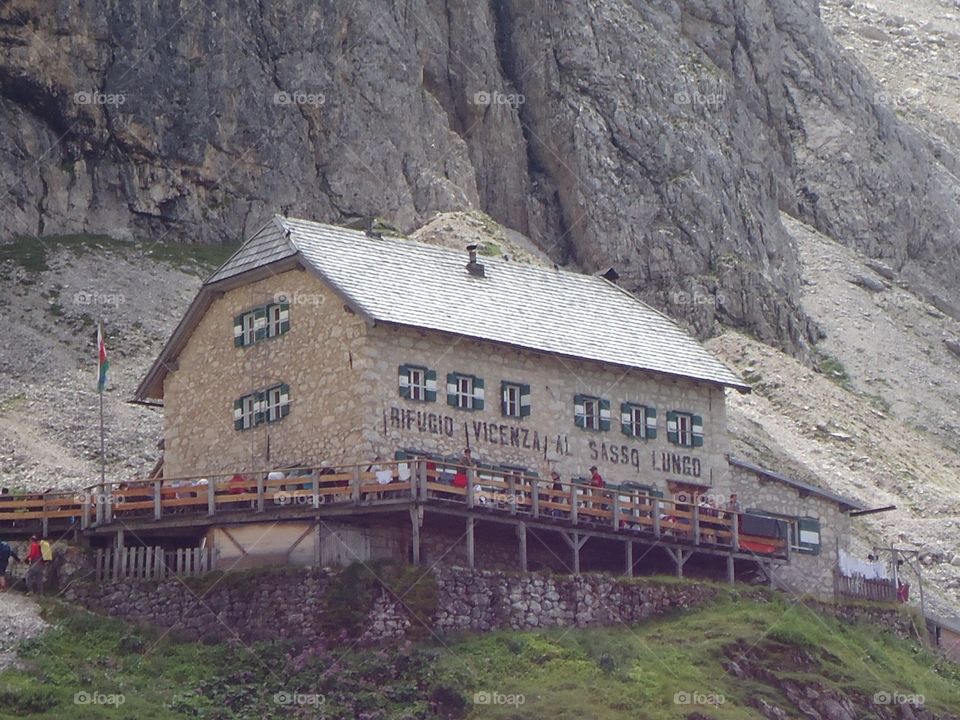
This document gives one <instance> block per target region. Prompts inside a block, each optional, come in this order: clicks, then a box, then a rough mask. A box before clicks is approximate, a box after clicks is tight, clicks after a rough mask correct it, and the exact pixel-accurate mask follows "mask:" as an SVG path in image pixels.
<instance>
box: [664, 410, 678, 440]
mask: <svg viewBox="0 0 960 720" xmlns="http://www.w3.org/2000/svg"><path fill="white" fill-rule="evenodd" d="M667 440H668V441H669V442H672V443H673V444H674V445H676V444H677V443H679V442H680V433H678V432H677V413H676V412H674V411H673V410H670V411H669V412H667Z"/></svg>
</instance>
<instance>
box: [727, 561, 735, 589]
mask: <svg viewBox="0 0 960 720" xmlns="http://www.w3.org/2000/svg"><path fill="white" fill-rule="evenodd" d="M727 580H728V581H729V582H730V584H731V585H733V584H734V583H735V582H736V581H737V573H736V566H735V565H734V559H733V555H727Z"/></svg>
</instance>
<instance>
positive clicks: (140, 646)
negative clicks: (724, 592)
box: [0, 596, 960, 720]
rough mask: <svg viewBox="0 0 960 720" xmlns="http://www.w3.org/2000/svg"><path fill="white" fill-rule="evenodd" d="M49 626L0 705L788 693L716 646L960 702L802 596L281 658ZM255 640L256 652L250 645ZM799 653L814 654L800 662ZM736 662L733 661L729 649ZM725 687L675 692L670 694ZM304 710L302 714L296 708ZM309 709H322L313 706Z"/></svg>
mask: <svg viewBox="0 0 960 720" xmlns="http://www.w3.org/2000/svg"><path fill="white" fill-rule="evenodd" d="M47 613H48V615H49V616H50V617H51V619H55V620H57V621H58V622H59V627H58V629H57V630H55V631H53V632H51V633H49V634H48V635H47V636H45V637H43V638H40V639H38V640H35V641H32V642H31V643H29V644H27V646H26V648H25V649H24V651H23V652H22V656H23V657H24V659H25V663H26V668H25V669H24V670H18V671H6V672H4V673H2V674H0V717H3V718H8V717H20V718H23V717H25V718H50V719H52V718H63V717H70V718H71V719H72V720H83V719H84V718H107V717H110V718H121V717H122V718H143V719H144V720H146V719H149V718H185V717H204V718H260V717H263V718H270V717H290V716H295V715H292V714H291V713H292V712H293V709H292V708H290V707H284V706H281V705H277V704H276V703H275V702H274V695H275V694H276V693H278V692H288V693H292V692H298V693H303V694H318V695H322V696H323V697H324V706H323V708H322V710H323V714H324V716H325V717H326V718H328V719H333V718H354V717H359V716H360V714H361V713H373V714H372V715H370V717H375V718H383V719H384V720H385V719H387V718H397V719H399V718H431V717H440V716H441V715H438V714H436V713H435V712H434V711H433V710H431V707H433V708H437V707H438V703H439V707H440V708H442V709H443V711H444V712H445V713H449V715H450V716H453V717H467V718H487V717H490V718H551V720H565V719H568V718H569V719H570V720H573V719H575V718H576V719H579V718H585V717H589V718H594V719H595V720H615V719H616V720H619V719H624V720H625V719H627V718H631V719H632V718H636V717H641V716H642V717H644V718H650V719H651V720H660V719H664V720H665V719H667V718H686V717H687V716H688V715H689V714H691V713H694V712H700V713H703V714H704V715H705V716H706V717H711V718H716V719H717V720H725V719H734V718H738V719H739V718H757V719H759V718H761V717H762V716H761V715H760V714H759V713H758V712H757V711H756V710H754V709H752V708H750V707H748V706H747V705H746V701H747V700H748V699H749V698H751V697H757V696H761V697H765V698H767V699H768V700H769V701H770V702H772V703H776V704H778V705H781V706H783V707H788V708H789V707H790V706H789V704H788V703H787V702H786V701H785V699H784V698H783V697H781V696H780V695H779V693H778V691H776V690H775V689H774V688H773V687H772V686H771V685H769V684H765V683H762V682H760V681H755V680H749V679H747V680H738V679H736V678H734V677H733V676H732V675H730V674H728V673H727V672H726V670H725V669H724V665H725V654H726V656H730V655H731V648H732V647H734V646H736V645H737V644H738V643H739V646H738V647H739V648H740V649H739V650H738V651H737V652H736V653H732V656H733V657H737V655H738V653H739V652H742V651H743V650H745V649H747V648H749V652H750V654H759V655H760V656H762V657H764V658H765V661H764V662H765V664H766V665H767V667H769V668H770V669H773V670H775V671H776V672H777V674H778V675H779V676H781V677H785V678H787V677H791V678H796V679H798V680H801V681H811V682H816V683H819V684H821V685H823V686H825V687H833V688H838V689H842V690H845V691H849V690H850V689H851V688H853V689H855V690H856V691H858V692H860V693H862V694H863V695H865V696H868V697H872V696H873V695H874V693H877V692H888V693H893V692H896V693H901V694H922V695H924V696H925V697H926V705H927V707H928V708H930V709H931V710H934V711H936V712H943V711H952V712H954V713H956V712H958V710H960V669H958V668H957V667H956V666H954V665H950V664H948V663H944V662H942V661H940V662H939V663H938V662H937V661H936V660H935V658H934V657H933V656H931V655H930V654H928V653H927V652H925V651H922V650H920V649H918V648H916V647H915V646H913V645H911V644H910V643H906V642H902V641H898V640H895V639H893V638H891V637H889V636H887V635H886V634H883V633H879V632H877V631H876V628H869V627H845V626H843V625H842V624H840V623H838V622H836V621H835V620H833V619H830V618H825V617H822V616H819V615H816V614H814V613H812V612H811V611H809V610H808V609H806V608H803V607H797V606H795V605H788V604H783V603H782V602H781V600H779V599H777V598H776V597H773V596H772V598H771V602H770V603H767V604H757V603H755V602H743V603H738V602H736V600H735V598H734V597H730V596H727V597H725V598H724V599H723V600H721V601H719V602H717V603H716V604H715V605H713V606H711V607H708V608H706V609H702V610H700V611H698V612H691V613H686V614H682V615H677V616H674V617H671V618H665V619H660V620H656V621H651V622H649V623H646V624H643V625H640V626H636V627H632V628H626V627H616V628H606V629H590V630H572V631H545V632H528V633H507V632H499V633H492V634H488V635H484V636H469V637H462V638H456V639H451V638H447V639H445V644H442V645H441V644H422V645H415V646H409V647H405V648H390V649H383V650H361V649H359V648H355V647H351V643H350V642H348V641H344V642H340V643H337V644H335V645H334V647H332V648H330V649H317V650H315V651H314V652H312V653H308V654H302V655H299V656H294V655H292V654H290V653H289V650H288V649H287V648H285V647H284V646H282V645H281V644H279V643H270V644H261V645H257V646H256V647H255V648H252V650H251V649H249V648H246V647H244V646H241V645H237V646H235V647H228V646H224V645H209V646H207V645H201V644H197V643H184V642H178V641H176V640H175V639H173V638H171V637H170V636H166V637H162V638H158V637H157V636H156V634H151V633H150V632H146V631H142V630H137V629H134V628H131V627H130V626H128V625H125V624H123V623H121V622H118V621H114V620H107V619H104V618H100V617H98V616H94V615H90V614H88V613H84V612H80V611H77V610H74V609H70V608H67V607H65V606H60V605H51V606H50V607H49V608H48V610H47ZM254 653H255V654H254ZM798 655H799V656H803V657H807V658H813V659H815V662H814V663H813V664H810V663H803V662H797V660H796V658H797V657H798ZM741 664H744V663H742V662H741ZM80 691H87V692H98V693H102V694H104V695H110V694H123V695H124V698H125V702H124V704H123V705H122V706H120V707H112V706H97V705H92V704H88V705H76V704H75V703H74V694H75V693H77V692H80ZM477 692H490V693H498V694H500V695H501V696H510V695H523V696H524V702H523V704H519V705H518V704H500V705H475V704H474V703H473V699H474V695H475V693H477ZM684 692H685V693H691V694H692V693H699V694H701V695H703V696H707V695H713V696H715V697H719V696H723V698H724V702H723V703H722V704H718V705H715V706H705V705H700V706H693V705H689V704H687V705H684V704H676V703H675V702H674V698H675V696H676V694H677V693H684ZM301 709H302V710H304V711H306V712H305V713H304V714H303V717H313V716H314V715H311V714H309V711H310V710H312V709H315V708H311V707H309V706H307V707H305V708H301ZM316 716H319V714H318V715H316Z"/></svg>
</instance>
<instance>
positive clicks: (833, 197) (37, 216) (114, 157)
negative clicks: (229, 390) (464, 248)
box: [0, 0, 960, 351]
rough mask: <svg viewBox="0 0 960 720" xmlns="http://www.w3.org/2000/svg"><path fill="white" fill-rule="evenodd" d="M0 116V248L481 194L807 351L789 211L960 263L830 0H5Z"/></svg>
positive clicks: (527, 228)
mask: <svg viewBox="0 0 960 720" xmlns="http://www.w3.org/2000/svg"><path fill="white" fill-rule="evenodd" d="M0 124H2V126H3V127H4V132H3V133H2V134H0V179H2V184H3V186H4V187H5V188H6V191H5V200H6V202H5V203H4V207H3V209H4V212H3V213H0V231H2V232H3V234H4V235H5V236H6V237H11V236H16V235H18V234H37V235H43V234H52V233H67V232H105V233H109V234H112V235H114V236H119V237H126V236H137V237H145V236H146V237H150V238H153V239H156V240H164V241H167V240H178V241H186V242H198V241H199V242H211V241H222V240H233V241H236V240H238V239H240V238H241V237H242V236H244V235H247V234H249V233H250V232H252V231H253V230H254V229H255V226H256V225H258V224H259V223H261V222H262V221H264V219H265V218H266V217H267V216H268V215H269V214H270V213H272V212H274V211H276V210H277V209H284V210H289V211H290V212H291V213H294V214H299V215H302V216H306V217H313V218H317V219H321V220H327V221H335V222H342V221H345V220H349V219H352V218H355V217H357V216H368V215H380V216H383V217H386V218H387V219H389V220H391V221H393V222H394V223H396V224H397V225H399V226H400V227H402V228H403V229H404V230H412V229H413V228H414V227H416V226H418V225H420V224H422V222H423V221H425V220H426V219H428V218H429V217H430V216H431V215H432V214H433V213H434V212H436V211H443V210H451V209H463V208H477V209H482V210H484V211H485V212H487V213H488V214H490V215H491V216H492V217H493V218H494V219H496V220H497V221H499V222H501V223H502V224H504V225H506V226H508V227H510V228H513V229H515V230H518V231H520V232H522V233H524V234H527V235H529V236H530V237H531V238H533V239H534V240H535V241H536V242H537V243H538V244H539V245H540V246H541V247H543V248H545V249H546V250H548V252H549V253H550V254H551V255H552V256H553V257H554V258H555V259H557V260H558V261H560V262H565V261H567V260H568V259H573V260H576V261H577V262H578V263H579V264H580V265H581V266H582V267H583V268H585V269H586V270H588V271H597V270H605V269H607V268H608V267H611V266H612V267H614V268H615V269H616V270H617V272H618V273H619V274H620V276H621V280H620V282H621V284H622V285H624V287H627V288H629V289H631V290H634V291H636V292H638V293H639V294H640V295H641V296H642V297H644V298H645V299H647V300H650V301H651V302H653V303H654V304H656V305H657V306H658V307H661V308H663V309H665V310H666V311H668V312H670V313H672V314H674V315H677V316H681V317H683V318H685V319H686V320H687V321H688V322H689V324H690V325H691V326H692V327H693V328H694V329H695V330H696V331H698V332H699V333H701V334H709V333H710V332H711V331H712V330H713V329H714V327H715V323H716V322H717V321H722V322H724V323H727V324H732V325H736V326H740V327H744V328H747V329H749V330H750V331H751V332H753V333H754V334H755V335H757V336H758V337H759V338H761V339H763V340H765V341H768V342H773V343H775V344H778V345H780V346H781V347H784V348H785V349H788V350H791V351H802V350H803V348H804V347H805V345H806V343H807V342H808V341H809V340H810V339H812V338H814V337H815V335H816V328H815V327H814V325H813V323H811V322H810V321H809V319H808V318H807V317H806V316H805V315H804V313H803V312H802V310H800V309H799V305H798V303H797V297H798V287H799V273H798V269H797V257H796V253H795V250H794V248H793V247H792V245H791V242H790V240H789V238H788V236H787V234H786V233H785V232H784V229H783V227H782V225H781V222H780V217H779V211H780V210H784V211H786V212H787V213H789V214H791V215H794V216H796V217H798V218H801V219H803V220H804V221H805V222H807V223H808V224H810V225H812V226H814V227H816V228H817V229H819V230H821V231H822V232H825V233H826V234H828V235H830V236H832V237H834V238H835V239H837V240H839V241H841V242H843V243H845V244H848V245H851V246H854V247H856V248H857V249H860V250H862V251H865V252H866V253H868V254H870V255H874V256H883V257H885V258H888V259H889V262H891V263H892V264H893V265H895V266H896V267H897V269H903V270H904V273H905V274H907V275H910V276H912V277H915V278H917V280H918V281H919V282H922V283H923V284H924V287H929V288H931V292H933V293H940V294H941V295H946V294H948V292H949V291H946V290H944V289H943V288H944V287H947V288H949V287H953V286H955V285H956V282H957V280H960V262H958V259H960V256H958V246H960V243H958V238H957V232H958V230H957V228H958V227H960V209H958V206H957V204H956V198H957V196H958V194H960V182H958V180H957V177H956V175H955V174H953V173H955V172H956V169H957V167H958V162H957V159H956V157H955V156H954V154H953V149H952V148H950V147H949V146H947V145H945V144H943V143H942V142H940V143H939V144H938V143H936V142H935V141H933V140H928V139H926V138H925V137H924V136H922V135H920V134H918V133H916V132H915V131H913V130H911V129H909V128H907V127H906V126H905V125H903V124H901V123H900V122H899V121H898V119H897V117H896V116H895V114H894V112H893V110H892V109H891V108H890V107H888V106H887V105H885V104H884V103H882V102H878V100H877V92H876V87H875V85H874V83H873V81H872V80H871V79H870V77H869V76H868V74H867V72H866V71H865V70H864V69H863V68H862V67H861V66H859V65H858V64H856V63H855V62H853V61H851V60H848V59H846V58H845V57H844V55H843V53H842V52H841V51H840V49H839V48H838V47H837V46H836V45H835V44H834V42H833V41H832V40H831V38H830V36H829V35H828V34H827V32H826V30H825V29H824V27H823V26H822V24H821V22H820V19H819V16H818V6H817V3H816V2H815V1H814V0H769V1H764V0H683V1H682V2H675V1H673V0H655V1H651V0H630V1H628V2H623V1H621V0H593V1H591V2H577V3H561V2H554V1H549V0H536V1H531V0H495V1H493V2H490V3H471V2H464V1H463V0H409V1H405V2H390V3H376V2H365V1H364V0H359V1H358V2H354V3H334V2H332V1H331V0H326V1H324V2H319V3H305V2H300V1H299V0H281V1H280V2H275V3H264V2H253V1H251V0H239V1H237V0H234V1H231V2H228V1H227V0H209V1H207V2H204V3H200V4H197V5H193V6H186V5H183V4H180V3H175V2H172V1H171V0H160V2H157V3H135V4H131V3H125V2H119V1H116V0H113V1H109V2H103V3H96V4H82V5H81V4H79V3H75V2H68V1H67V0H61V1H60V2H58V3H55V7H54V9H52V10H51V8H50V5H49V4H48V3H40V2H36V1H35V0H11V2H8V3H6V4H4V5H3V7H2V8H0Z"/></svg>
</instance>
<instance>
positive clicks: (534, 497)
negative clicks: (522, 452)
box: [530, 478, 540, 518]
mask: <svg viewBox="0 0 960 720" xmlns="http://www.w3.org/2000/svg"><path fill="white" fill-rule="evenodd" d="M530 482H531V487H532V490H531V492H530V512H531V513H533V517H534V518H538V517H540V481H539V480H537V479H536V478H533V479H532V480H531V481H530Z"/></svg>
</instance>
